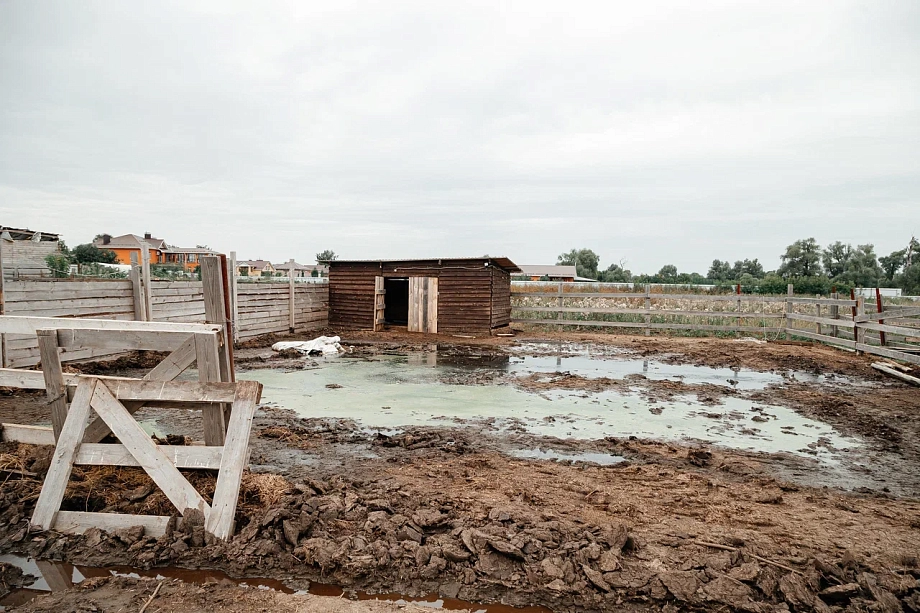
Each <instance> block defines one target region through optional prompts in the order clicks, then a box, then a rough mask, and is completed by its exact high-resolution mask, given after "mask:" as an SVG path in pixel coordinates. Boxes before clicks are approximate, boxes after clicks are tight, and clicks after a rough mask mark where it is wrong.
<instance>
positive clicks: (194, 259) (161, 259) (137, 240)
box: [93, 232, 217, 272]
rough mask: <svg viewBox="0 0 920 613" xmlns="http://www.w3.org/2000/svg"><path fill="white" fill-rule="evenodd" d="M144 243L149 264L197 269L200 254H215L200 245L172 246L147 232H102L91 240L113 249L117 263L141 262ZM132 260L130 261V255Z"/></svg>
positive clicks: (94, 243)
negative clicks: (113, 233)
mask: <svg viewBox="0 0 920 613" xmlns="http://www.w3.org/2000/svg"><path fill="white" fill-rule="evenodd" d="M144 244H146V245H147V249H148V251H149V252H150V263H151V264H178V265H181V266H182V267H184V268H185V269H186V270H188V271H190V272H191V271H195V270H197V269H198V265H199V262H200V260H201V256H203V255H216V254H217V252H216V251H212V250H211V249H202V248H200V247H194V248H189V247H172V246H170V245H167V244H166V241H165V240H163V239H162V238H154V237H153V236H151V235H150V233H149V232H147V233H145V234H144V236H138V235H137V234H123V235H121V236H111V235H109V234H103V235H102V236H100V237H99V238H97V239H96V240H94V241H93V245H95V246H96V247H98V248H99V249H106V250H108V251H114V252H115V257H116V258H117V259H118V263H119V264H132V263H137V264H139V263H140V262H141V259H142V257H141V249H142V245H144ZM132 255H133V256H134V261H133V262H132V257H131V256H132Z"/></svg>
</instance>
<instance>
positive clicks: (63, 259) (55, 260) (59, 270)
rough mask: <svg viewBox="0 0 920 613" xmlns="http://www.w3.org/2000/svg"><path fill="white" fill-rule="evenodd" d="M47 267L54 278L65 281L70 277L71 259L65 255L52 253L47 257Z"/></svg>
mask: <svg viewBox="0 0 920 613" xmlns="http://www.w3.org/2000/svg"><path fill="white" fill-rule="evenodd" d="M45 265H46V266H47V267H48V269H49V270H50V271H51V275H52V276H54V277H57V278H59V279H63V278H65V277H69V276H70V258H69V257H67V256H66V255H65V254H63V253H50V254H48V255H46V256H45Z"/></svg>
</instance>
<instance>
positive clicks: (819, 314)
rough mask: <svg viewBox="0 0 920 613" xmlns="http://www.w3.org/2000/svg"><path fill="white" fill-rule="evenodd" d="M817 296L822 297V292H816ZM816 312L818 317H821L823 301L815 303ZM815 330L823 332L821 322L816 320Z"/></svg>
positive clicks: (819, 332)
mask: <svg viewBox="0 0 920 613" xmlns="http://www.w3.org/2000/svg"><path fill="white" fill-rule="evenodd" d="M815 298H821V294H815ZM815 313H817V314H818V317H819V318H820V317H821V303H820V302H818V303H815ZM815 332H817V333H818V334H821V322H820V321H818V322H815Z"/></svg>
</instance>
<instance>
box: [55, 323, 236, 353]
mask: <svg viewBox="0 0 920 613" xmlns="http://www.w3.org/2000/svg"><path fill="white" fill-rule="evenodd" d="M196 334H198V333H196ZM207 334H218V332H216V331H214V332H209V333H207ZM57 336H58V345H59V346H60V347H62V348H64V349H81V348H84V347H92V348H95V349H123V350H132V351H175V350H176V349H178V348H179V347H180V346H182V343H184V342H185V341H186V340H187V339H188V337H189V333H188V332H168V331H164V330H153V331H147V330H108V329H102V328H84V329H78V330H58V331H57Z"/></svg>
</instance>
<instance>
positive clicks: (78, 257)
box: [70, 243, 118, 264]
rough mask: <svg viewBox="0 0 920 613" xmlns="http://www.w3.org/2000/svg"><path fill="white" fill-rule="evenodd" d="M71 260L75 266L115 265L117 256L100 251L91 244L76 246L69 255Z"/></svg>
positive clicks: (109, 252)
mask: <svg viewBox="0 0 920 613" xmlns="http://www.w3.org/2000/svg"><path fill="white" fill-rule="evenodd" d="M70 257H71V260H72V261H73V262H75V263H77V264H92V263H97V262H98V263H100V264H117V263H118V256H116V255H115V252H114V251H109V250H108V249H100V248H98V247H96V246H95V245H93V244H92V243H86V244H83V245H77V246H76V247H74V248H73V251H72V252H71V254H70Z"/></svg>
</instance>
